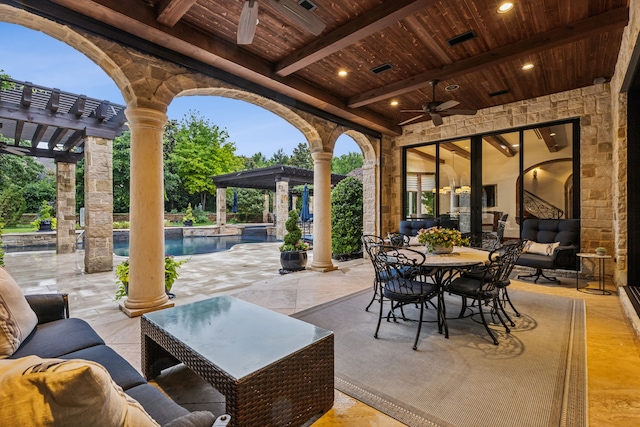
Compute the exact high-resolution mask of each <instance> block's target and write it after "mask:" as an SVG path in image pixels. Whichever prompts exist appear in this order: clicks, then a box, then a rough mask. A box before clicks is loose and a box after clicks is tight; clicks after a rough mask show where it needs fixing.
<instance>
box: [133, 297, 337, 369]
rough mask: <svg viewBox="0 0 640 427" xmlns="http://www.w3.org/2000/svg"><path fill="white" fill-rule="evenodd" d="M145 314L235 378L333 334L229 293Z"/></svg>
mask: <svg viewBox="0 0 640 427" xmlns="http://www.w3.org/2000/svg"><path fill="white" fill-rule="evenodd" d="M143 317H144V318H145V319H147V320H148V321H150V322H151V323H153V324H155V325H157V326H158V327H160V328H161V329H163V330H165V331H166V332H167V333H168V334H170V335H172V336H173V337H174V338H175V339H176V340H178V341H180V342H181V343H183V344H184V345H186V346H187V347H189V348H191V349H192V350H194V351H196V352H197V353H198V354H200V355H201V356H203V357H204V358H206V359H208V360H210V361H211V362H212V363H214V364H215V365H216V366H217V367H218V368H220V369H221V370H223V371H225V372H226V373H227V374H229V376H231V377H233V378H236V379H241V378H243V377H245V376H247V375H249V374H251V373H253V372H255V371H257V370H260V369H262V368H264V367H266V366H269V365H270V364H272V363H274V362H276V361H278V360H280V359H282V358H284V357H286V356H288V355H290V354H291V353H294V352H296V351H298V350H301V349H303V348H305V347H307V346H308V345H310V344H312V343H314V342H315V341H318V340H320V339H322V338H325V337H327V336H329V335H331V334H332V332H331V331H328V330H326V329H322V328H319V327H317V326H315V325H312V324H310V323H306V322H303V321H301V320H298V319H294V318H292V317H289V316H285V315H283V314H280V313H277V312H275V311H271V310H268V309H266V308H263V307H260V306H258V305H255V304H251V303H248V302H246V301H243V300H240V299H237V298H234V297H230V296H219V297H214V298H210V299H207V300H204V301H199V302H195V303H192V304H185V305H182V306H178V307H172V308H168V309H165V310H160V311H154V312H151V313H146V314H144V315H143Z"/></svg>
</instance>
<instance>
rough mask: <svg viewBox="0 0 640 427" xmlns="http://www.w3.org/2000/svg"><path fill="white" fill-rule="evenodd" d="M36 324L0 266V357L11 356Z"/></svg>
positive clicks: (13, 282)
mask: <svg viewBox="0 0 640 427" xmlns="http://www.w3.org/2000/svg"><path fill="white" fill-rule="evenodd" d="M37 324H38V316H37V315H36V313H35V312H34V311H33V310H32V309H31V306H30V305H29V303H28V302H27V300H26V299H25V297H24V294H23V293H22V291H21V290H20V287H19V286H18V284H17V283H16V281H15V280H13V277H11V276H10V275H9V273H8V272H7V271H6V270H5V269H4V268H2V267H0V359H3V358H5V357H9V356H11V355H12V354H13V353H14V352H15V351H16V350H17V349H18V347H20V344H22V342H23V341H24V340H25V339H26V338H27V336H29V334H30V333H31V332H32V331H33V329H34V328H35V327H36V325H37Z"/></svg>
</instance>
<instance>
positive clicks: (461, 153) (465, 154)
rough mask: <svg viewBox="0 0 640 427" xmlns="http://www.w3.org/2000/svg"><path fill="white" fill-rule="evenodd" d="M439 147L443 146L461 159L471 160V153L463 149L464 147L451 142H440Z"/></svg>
mask: <svg viewBox="0 0 640 427" xmlns="http://www.w3.org/2000/svg"><path fill="white" fill-rule="evenodd" d="M440 147H441V148H444V149H445V150H448V151H451V153H455V154H457V155H458V156H460V157H462V158H463V159H467V160H471V153H470V152H468V151H467V150H465V149H464V148H460V147H458V146H457V145H456V144H454V143H453V142H443V143H441V144H440ZM455 154H454V155H455Z"/></svg>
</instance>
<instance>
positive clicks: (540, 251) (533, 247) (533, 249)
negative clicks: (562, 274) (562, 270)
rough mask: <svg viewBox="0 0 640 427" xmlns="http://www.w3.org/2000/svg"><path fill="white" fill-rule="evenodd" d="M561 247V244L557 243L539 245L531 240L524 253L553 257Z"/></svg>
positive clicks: (525, 246)
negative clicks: (554, 252) (555, 251)
mask: <svg viewBox="0 0 640 427" xmlns="http://www.w3.org/2000/svg"><path fill="white" fill-rule="evenodd" d="M558 246H560V242H555V243H537V242H534V241H532V240H529V241H528V242H527V243H526V244H525V245H524V248H523V250H522V252H528V253H530V254H536V255H546V256H551V255H553V251H554V250H555V249H556V248H557V247H558Z"/></svg>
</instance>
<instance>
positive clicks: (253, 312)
mask: <svg viewBox="0 0 640 427" xmlns="http://www.w3.org/2000/svg"><path fill="white" fill-rule="evenodd" d="M141 331H142V369H143V373H144V375H145V376H146V377H147V379H151V378H154V377H156V376H157V375H159V374H160V371H161V370H162V369H165V368H167V367H170V366H173V365H175V364H177V363H180V362H182V363H184V364H185V365H186V366H187V367H189V368H190V369H191V370H193V371H194V372H195V373H196V374H198V375H200V376H201V377H202V378H203V379H205V380H206V381H208V382H209V383H210V384H211V385H212V386H213V387H214V388H215V389H217V390H218V391H219V392H220V393H221V394H223V395H224V396H225V405H226V413H227V414H229V415H231V423H230V424H229V425H230V426H236V427H251V426H256V427H267V426H274V427H275V426H277V427H281V426H302V425H304V424H305V423H307V422H308V421H309V420H311V419H313V418H314V417H316V416H319V415H321V414H323V413H324V412H326V411H328V410H329V409H331V407H332V406H333V393H334V391H333V332H331V331H327V330H325V329H322V328H318V327H316V326H314V325H311V324H309V323H306V322H303V321H300V320H297V319H294V318H291V317H289V316H285V315H282V314H279V313H276V312H273V311H271V310H267V309H265V308H263V307H260V306H257V305H254V304H251V303H248V302H246V301H242V300H239V299H237V298H233V297H229V296H220V297H215V298H211V299H207V300H204V301H200V302H196V303H192V304H186V305H183V306H178V307H173V308H168V309H165V310H161V311H155V312H152V313H147V314H144V315H143V316H142V319H141Z"/></svg>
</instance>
